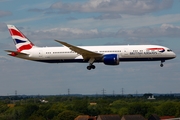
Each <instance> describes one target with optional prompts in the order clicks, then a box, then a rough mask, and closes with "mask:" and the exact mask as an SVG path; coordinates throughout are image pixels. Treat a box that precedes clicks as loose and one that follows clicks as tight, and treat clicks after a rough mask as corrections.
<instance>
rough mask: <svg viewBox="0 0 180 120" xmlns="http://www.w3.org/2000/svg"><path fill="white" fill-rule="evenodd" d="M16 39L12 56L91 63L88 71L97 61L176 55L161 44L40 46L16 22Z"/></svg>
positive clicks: (107, 62) (11, 28)
mask: <svg viewBox="0 0 180 120" xmlns="http://www.w3.org/2000/svg"><path fill="white" fill-rule="evenodd" d="M7 26H8V29H9V32H10V34H11V36H12V39H13V40H14V43H15V46H16V49H17V50H16V51H12V50H6V51H7V52H8V55H10V56H13V57H18V58H22V59H27V60H32V61H38V62H46V63H70V62H79V63H84V62H87V63H89V65H88V66H87V69H88V70H91V69H95V65H93V63H97V62H103V63H104V64H105V65H119V63H120V62H126V61H161V64H160V66H161V67H163V62H165V60H169V59H173V58H175V57H176V54H175V53H174V52H173V51H172V50H171V49H169V48H167V47H164V46H159V45H115V46H112V45H111V46H74V45H71V44H69V43H66V42H63V41H59V40H55V41H56V42H58V43H60V44H62V45H63V47H37V46H35V45H34V44H33V43H32V42H31V41H30V40H29V39H28V38H27V37H26V36H25V35H24V34H23V33H22V32H21V31H20V30H18V29H17V28H16V27H15V26H14V25H7Z"/></svg>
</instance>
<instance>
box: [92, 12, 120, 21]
mask: <svg viewBox="0 0 180 120" xmlns="http://www.w3.org/2000/svg"><path fill="white" fill-rule="evenodd" d="M119 18H122V16H121V15H120V14H116V13H115V14H109V13H108V14H103V15H100V16H98V17H94V19H100V20H104V19H119Z"/></svg>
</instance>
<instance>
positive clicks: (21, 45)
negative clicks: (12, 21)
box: [7, 25, 34, 52]
mask: <svg viewBox="0 0 180 120" xmlns="http://www.w3.org/2000/svg"><path fill="white" fill-rule="evenodd" d="M7 27H8V29H9V32H10V34H11V36H12V39H13V40H14V43H15V46H16V49H17V51H18V52H21V51H22V50H29V49H31V48H32V47H33V46H34V44H33V43H32V42H31V41H30V40H29V39H28V38H27V37H26V36H25V35H24V34H23V33H22V32H21V31H20V30H18V29H17V28H16V27H15V26H14V25H7Z"/></svg>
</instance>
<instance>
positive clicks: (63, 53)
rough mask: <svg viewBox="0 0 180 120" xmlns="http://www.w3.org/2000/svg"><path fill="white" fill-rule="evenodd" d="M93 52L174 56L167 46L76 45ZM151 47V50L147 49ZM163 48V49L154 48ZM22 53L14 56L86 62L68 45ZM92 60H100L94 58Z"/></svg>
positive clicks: (128, 57) (134, 57) (137, 57)
mask: <svg viewBox="0 0 180 120" xmlns="http://www.w3.org/2000/svg"><path fill="white" fill-rule="evenodd" d="M78 47H79V48H83V49H86V50H89V51H92V52H95V53H100V54H103V55H106V54H117V55H118V56H119V60H120V61H156V60H160V61H164V60H168V59H173V58H175V57H176V55H175V53H174V52H172V51H171V50H170V49H169V48H167V47H164V46H158V45H118V46H78ZM149 48H153V49H152V50H148V49H149ZM156 48H163V49H164V51H160V50H156ZM21 52H22V53H26V54H28V55H17V56H16V57H19V58H24V59H28V60H33V61H39V62H48V63H63V62H87V61H86V60H83V57H82V56H81V55H79V54H77V53H76V52H74V51H72V50H70V49H69V48H68V47H33V48H32V49H30V50H23V51H21ZM94 62H102V60H95V61H94Z"/></svg>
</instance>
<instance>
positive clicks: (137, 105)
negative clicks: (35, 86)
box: [0, 96, 180, 120]
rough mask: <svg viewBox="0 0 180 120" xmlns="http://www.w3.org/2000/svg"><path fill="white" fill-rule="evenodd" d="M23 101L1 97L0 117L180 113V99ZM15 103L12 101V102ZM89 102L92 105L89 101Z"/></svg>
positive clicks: (59, 119)
mask: <svg viewBox="0 0 180 120" xmlns="http://www.w3.org/2000/svg"><path fill="white" fill-rule="evenodd" d="M45 100H46V101H48V102H47V103H42V102H41V101H40V100H39V98H28V99H22V100H9V99H5V100H0V120H73V119H74V118H75V117H77V116H78V115H90V116H97V115H104V114H119V115H120V116H123V115H133V114H141V115H143V116H144V117H145V118H148V117H149V116H150V115H151V114H157V115H158V116H176V117H179V116H180V101H179V99H177V98H176V99H156V100H147V99H145V98H123V97H122V98H118V97H99V98H98V97H70V96H69V97H68V96H64V97H58V96H51V97H46V98H45ZM12 102H14V104H12ZM90 103H92V104H90Z"/></svg>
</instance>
